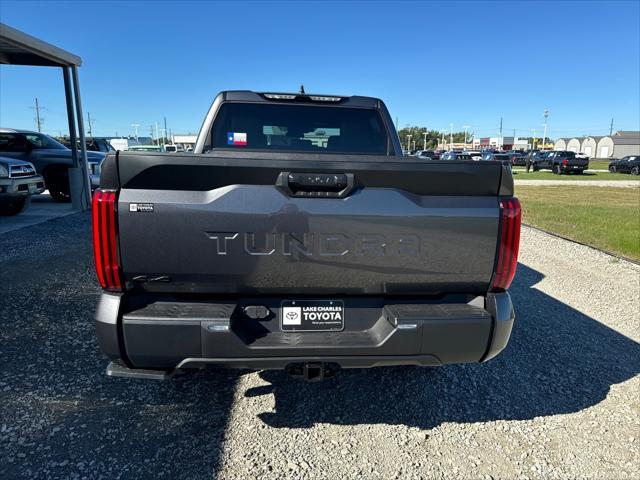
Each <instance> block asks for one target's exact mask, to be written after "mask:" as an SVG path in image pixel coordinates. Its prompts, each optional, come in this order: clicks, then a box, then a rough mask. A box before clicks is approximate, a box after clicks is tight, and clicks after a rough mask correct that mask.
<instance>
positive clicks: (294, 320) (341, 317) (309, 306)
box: [280, 299, 345, 332]
mask: <svg viewBox="0 0 640 480" xmlns="http://www.w3.org/2000/svg"><path fill="white" fill-rule="evenodd" d="M344 322H345V309H344V302H343V301H342V300H333V299H329V300H283V301H282V302H281V303H280V329H281V330H282V331H283V332H341V331H342V330H344Z"/></svg>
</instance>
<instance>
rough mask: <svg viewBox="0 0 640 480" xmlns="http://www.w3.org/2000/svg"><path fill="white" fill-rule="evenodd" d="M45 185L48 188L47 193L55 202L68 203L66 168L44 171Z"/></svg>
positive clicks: (69, 194)
mask: <svg viewBox="0 0 640 480" xmlns="http://www.w3.org/2000/svg"><path fill="white" fill-rule="evenodd" d="M44 183H45V186H46V187H47V189H48V190H49V195H51V198H53V199H54V200H55V201H56V202H60V203H68V202H70V201H71V192H70V191H69V172H68V171H67V169H66V168H65V169H60V168H55V169H53V170H51V171H47V173H45V182H44Z"/></svg>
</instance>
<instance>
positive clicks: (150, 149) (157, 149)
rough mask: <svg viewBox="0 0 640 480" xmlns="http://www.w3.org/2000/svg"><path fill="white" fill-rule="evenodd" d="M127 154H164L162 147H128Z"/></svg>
mask: <svg viewBox="0 0 640 480" xmlns="http://www.w3.org/2000/svg"><path fill="white" fill-rule="evenodd" d="M128 151H129V152H164V149H163V148H162V145H130V146H129V150H128Z"/></svg>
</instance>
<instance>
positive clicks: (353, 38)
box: [0, 0, 640, 138]
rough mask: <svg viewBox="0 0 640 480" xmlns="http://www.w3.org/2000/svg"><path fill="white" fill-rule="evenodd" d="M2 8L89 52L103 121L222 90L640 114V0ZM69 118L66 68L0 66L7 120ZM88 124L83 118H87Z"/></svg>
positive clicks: (89, 75) (606, 119)
mask: <svg viewBox="0 0 640 480" xmlns="http://www.w3.org/2000/svg"><path fill="white" fill-rule="evenodd" d="M0 22H2V23H5V24H7V25H9V26H12V27H14V28H17V29H18V30H21V31H23V32H25V33H28V34H30V35H33V36H35V37H38V38H40V39H42V40H44V41H47V42H49V43H52V44H54V45H56V46H58V47H61V48H63V49H65V50H68V51H70V52H72V53H74V54H77V55H79V56H80V57H82V60H83V64H82V66H81V67H80V69H79V75H80V91H81V94H82V104H83V108H84V111H85V117H84V118H85V124H86V123H87V122H86V119H87V117H86V112H89V114H90V116H91V118H92V127H93V128H92V130H93V135H95V136H102V135H104V136H107V135H108V136H111V135H116V134H118V135H127V134H132V133H133V131H134V129H133V127H132V126H131V125H132V124H140V125H141V127H140V129H139V132H140V135H149V133H150V126H151V125H155V123H156V122H158V123H159V126H160V128H162V126H163V122H164V118H165V117H166V119H167V126H168V129H170V130H171V131H172V132H173V133H174V134H175V133H187V132H197V131H198V130H199V128H200V125H201V123H202V120H203V118H204V115H205V114H206V111H207V110H208V108H209V106H210V104H211V101H212V100H213V98H214V97H215V95H216V94H217V93H218V92H219V91H221V90H236V89H247V90H255V91H297V90H298V88H299V86H300V84H304V86H305V90H306V91H307V92H308V93H309V92H313V93H325V94H340V95H370V96H375V97H379V98H382V99H383V100H384V101H385V103H386V104H387V107H388V108H389V110H390V112H391V115H392V117H393V118H394V119H396V118H397V121H398V124H399V127H400V128H402V127H405V126H407V125H419V126H425V127H428V128H430V129H434V130H449V129H450V128H451V127H450V125H451V124H453V130H454V131H461V130H462V127H463V125H468V126H469V127H470V128H469V131H471V132H473V133H474V134H475V136H476V137H486V136H497V135H498V131H499V125H500V119H501V118H502V119H503V132H504V135H512V134H513V133H514V130H515V133H516V135H519V136H530V135H532V130H533V129H536V132H537V133H536V134H537V135H538V136H541V134H542V129H543V127H542V124H543V122H544V118H543V112H544V110H545V108H548V109H549V112H550V113H549V121H548V125H549V136H551V137H552V138H557V137H566V136H574V135H598V134H608V133H609V127H610V122H611V119H612V118H613V119H614V120H613V122H614V123H613V129H614V131H615V130H640V1H638V0H635V1H622V2H614V1H603V2H596V1H593V2H590V1H579V2H578V1H569V2H550V1H542V2H525V1H519V2H515V1H514V2H506V1H505V2H480V1H474V2H456V1H450V2H407V3H405V2H382V1H377V2H333V1H332V2H322V3H312V2H278V3H274V2H266V1H264V2H255V3H253V2H247V3H240V2H233V3H223V2H205V1H196V2H171V1H159V2H158V1H140V2H123V1H112V2H98V1H84V2H60V1H54V0H51V1H46V2H30V1H24V0H21V1H13V0H0ZM36 97H37V98H38V100H39V103H40V104H41V105H42V106H43V108H44V109H43V110H42V117H43V118H44V123H43V131H45V132H46V133H49V134H55V135H58V134H60V133H62V134H66V132H68V125H67V119H66V107H65V103H64V89H63V82H62V73H61V71H60V70H59V69H57V68H42V67H39V68H36V67H19V66H6V65H2V66H0V125H1V126H3V127H13V128H26V129H34V128H35V121H34V118H35V115H34V110H33V108H32V107H34V104H35V98H36ZM85 127H86V125H85Z"/></svg>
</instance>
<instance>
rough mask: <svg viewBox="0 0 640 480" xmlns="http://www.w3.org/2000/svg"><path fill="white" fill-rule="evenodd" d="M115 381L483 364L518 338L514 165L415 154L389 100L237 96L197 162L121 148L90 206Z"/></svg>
mask: <svg viewBox="0 0 640 480" xmlns="http://www.w3.org/2000/svg"><path fill="white" fill-rule="evenodd" d="M92 211H93V242H94V252H95V263H96V270H97V276H98V279H99V281H100V284H101V285H102V287H103V293H102V295H101V297H100V300H99V304H98V307H97V311H96V315H95V319H96V326H97V336H98V341H99V344H100V347H101V349H102V350H103V351H104V353H105V354H106V355H107V356H108V357H109V358H110V360H111V363H110V364H109V366H108V368H107V373H108V374H109V375H112V376H124V377H135V378H152V379H164V378H167V377H170V376H171V375H173V374H175V373H177V372H181V371H184V370H186V369H193V368H203V367H207V366H226V367H240V368H257V369H285V370H287V371H288V372H289V373H291V374H292V375H295V376H301V377H303V378H305V379H307V380H318V379H321V378H323V377H325V376H327V375H331V374H333V373H334V372H335V371H336V370H338V369H339V368H341V367H342V368H357V367H374V366H382V365H422V366H437V365H442V364H448V363H459V362H484V361H487V360H489V359H491V358H493V357H494V356H496V355H497V354H498V353H499V352H500V351H501V350H502V349H503V348H504V347H505V346H506V344H507V342H508V339H509V336H510V333H511V328H512V325H513V321H514V310H513V306H512V303H511V298H510V296H509V293H508V292H507V289H508V288H509V285H510V284H511V281H512V279H513V276H514V274H515V269H516V264H517V254H518V244H519V236H520V204H519V202H518V200H517V199H516V198H514V197H513V179H512V175H511V169H510V166H508V165H503V164H501V163H500V162H474V161H456V160H450V161H430V162H425V161H424V160H421V159H417V158H414V157H405V156H403V155H402V149H401V146H400V142H399V140H398V136H397V134H396V131H395V129H394V126H393V122H392V121H391V118H390V116H389V113H388V111H387V109H386V107H385V105H384V103H383V102H382V101H381V100H379V99H377V98H369V97H360V96H351V97H338V96H329V95H308V94H283V93H255V92H250V91H227V92H223V93H220V94H219V95H218V96H217V97H216V99H215V101H214V102H213V104H212V106H211V108H210V110H209V112H208V114H207V116H206V118H205V120H204V123H203V125H202V129H201V131H200V134H199V136H198V140H197V143H196V147H195V149H194V153H192V154H184V153H183V154H181V153H172V154H169V153H148V152H136V153H130V152H116V153H114V154H109V155H108V156H107V158H106V159H105V161H104V163H103V166H102V175H101V189H100V190H98V191H97V192H96V193H95V195H94V200H93V207H92Z"/></svg>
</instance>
